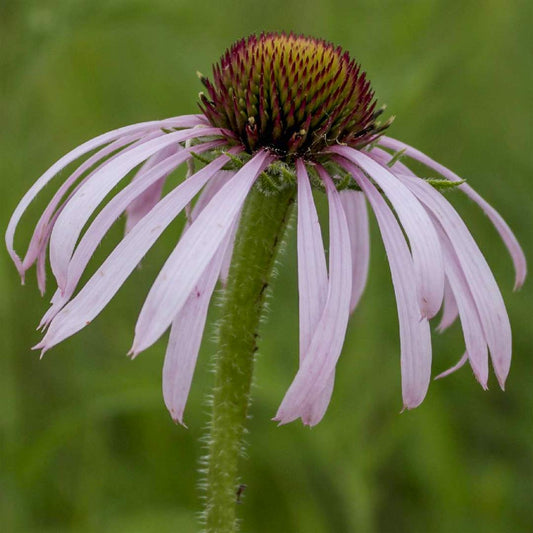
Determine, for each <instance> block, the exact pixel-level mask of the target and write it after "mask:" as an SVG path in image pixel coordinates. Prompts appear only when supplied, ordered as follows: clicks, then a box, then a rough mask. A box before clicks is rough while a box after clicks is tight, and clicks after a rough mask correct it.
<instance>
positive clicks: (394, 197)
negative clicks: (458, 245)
mask: <svg viewBox="0 0 533 533" xmlns="http://www.w3.org/2000/svg"><path fill="white" fill-rule="evenodd" d="M329 151H330V152H333V153H336V154H339V155H341V156H343V157H344V158H346V159H347V160H349V161H351V162H352V163H355V164H356V165H357V166H358V167H359V168H361V169H363V170H364V171H365V172H366V173H367V174H368V175H369V176H370V177H371V178H372V179H373V180H374V181H375V182H376V183H377V184H378V185H379V187H380V188H381V189H382V190H383V192H384V193H385V195H386V196H387V198H388V199H389V200H390V202H391V204H392V206H393V207H394V209H395V211H396V213H397V214H398V218H399V219H400V222H401V223H402V226H403V228H404V230H405V232H406V233H407V236H408V238H409V243H410V245H411V250H412V254H413V262H414V267H415V276H416V277H415V279H416V280H417V287H418V291H417V292H418V297H419V305H420V310H421V313H422V315H423V316H427V317H428V318H431V317H433V316H435V315H436V314H437V313H438V311H439V309H440V307H441V304H442V298H443V294H444V266H443V264H442V252H441V249H440V243H439V239H438V237H437V234H436V232H435V228H434V227H433V224H432V223H431V220H430V219H429V216H428V214H427V212H426V211H425V209H424V208H423V207H422V205H420V202H419V201H418V200H417V199H416V198H415V197H414V196H413V194H412V193H411V192H410V191H409V189H407V187H405V186H404V185H403V184H402V183H400V182H399V181H398V180H397V179H396V178H395V176H394V175H393V174H392V173H391V172H390V170H389V169H387V168H385V167H383V166H381V165H380V164H379V163H377V162H376V161H374V160H373V159H372V158H370V157H369V156H368V155H366V154H364V153H362V152H359V151H357V150H354V149H353V148H350V147H348V146H333V147H331V148H329ZM339 163H340V164H341V165H343V166H346V165H345V164H343V163H342V159H340V160H339Z"/></svg>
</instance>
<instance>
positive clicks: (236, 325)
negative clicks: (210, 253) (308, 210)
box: [204, 186, 295, 533]
mask: <svg viewBox="0 0 533 533" xmlns="http://www.w3.org/2000/svg"><path fill="white" fill-rule="evenodd" d="M294 196H295V194H294V189H293V188H292V187H291V188H288V189H285V190H282V191H280V192H279V193H276V194H270V195H266V194H264V193H263V192H261V191H260V190H259V189H258V187H257V186H256V187H254V189H253V190H252V192H251V193H250V195H249V196H248V199H247V201H246V204H245V206H244V209H243V213H242V217H241V222H240V225H239V229H238V232H237V237H236V240H235V247H234V251H233V257H232V263H231V267H230V271H229V276H228V281H227V286H226V289H225V291H224V293H223V296H222V305H221V308H222V309H221V316H222V318H221V320H220V323H219V328H218V343H219V350H218V354H217V357H216V361H215V386H214V390H213V395H212V406H211V409H212V410H211V422H210V432H209V435H208V441H207V447H208V456H207V458H206V463H207V464H206V466H207V468H206V492H207V494H206V507H205V515H204V519H205V525H206V532H207V533H215V532H216V533H233V532H235V531H237V530H238V522H237V519H236V503H237V500H238V492H240V491H239V481H238V466H239V458H240V456H241V453H242V450H243V434H244V428H245V423H246V417H247V413H248V407H249V404H250V388H251V384H252V375H253V365H254V358H255V352H256V350H257V336H258V333H257V330H258V327H259V322H260V319H261V315H262V313H263V309H264V305H265V294H266V289H267V287H268V284H269V282H270V279H271V277H272V271H273V267H274V263H275V259H276V255H277V252H278V250H279V247H280V244H281V242H282V240H283V235H284V232H285V229H286V227H287V223H288V219H289V216H290V211H291V209H290V208H291V206H292V204H293V202H294Z"/></svg>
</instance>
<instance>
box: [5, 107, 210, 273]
mask: <svg viewBox="0 0 533 533" xmlns="http://www.w3.org/2000/svg"><path fill="white" fill-rule="evenodd" d="M205 124H206V119H205V117H204V116H203V115H185V116H182V117H174V118H170V119H166V120H154V121H151V122H142V123H139V124H133V125H131V126H126V127H123V128H119V129H116V130H113V131H109V132H107V133H104V134H102V135H99V136H98V137H95V138H94V139H91V140H89V141H87V142H85V143H83V144H82V145H80V146H78V147H77V148H75V149H74V150H72V151H70V152H69V153H68V154H66V155H64V156H63V157H62V158H61V159H59V161H57V162H56V163H54V164H53V165H52V166H51V167H50V168H49V169H48V170H47V171H46V172H45V173H44V174H43V175H42V176H41V177H40V178H39V179H38V180H37V181H36V182H35V183H34V184H33V185H32V186H31V187H30V189H29V190H28V192H27V193H26V194H25V195H24V197H23V198H22V200H21V201H20V202H19V204H18V205H17V207H16V209H15V211H14V212H13V215H12V216H11V219H10V220H9V224H8V226H7V230H6V236H5V239H6V245H7V249H8V252H9V255H10V256H11V258H12V260H13V262H14V263H15V266H16V267H17V270H18V271H19V272H20V274H21V276H24V271H23V268H22V262H21V260H20V258H19V256H18V255H17V253H16V252H15V250H14V247H13V240H14V237H15V231H16V229H17V225H18V223H19V221H20V219H21V217H22V215H23V214H24V212H25V211H26V209H27V207H28V206H29V205H30V204H31V202H32V201H33V199H34V198H35V197H36V196H37V194H39V192H40V191H41V190H42V189H43V188H44V187H45V186H46V185H47V184H48V183H49V182H50V180H51V179H52V178H53V177H54V176H56V175H57V174H58V173H59V172H60V171H61V170H62V169H63V168H65V167H66V166H67V165H68V164H69V163H71V162H72V161H75V160H76V159H78V158H79V157H81V156H82V155H84V154H86V153H87V152H90V151H91V150H94V149H95V148H98V147H99V146H102V145H104V144H107V143H109V142H112V141H114V140H115V139H118V138H119V137H123V136H126V135H132V134H135V133H136V134H138V136H139V137H141V136H142V134H143V133H146V132H147V131H148V130H150V129H156V130H159V129H161V128H183V127H187V128H192V127H195V126H199V125H205Z"/></svg>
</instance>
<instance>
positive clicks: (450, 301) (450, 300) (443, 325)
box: [437, 279, 459, 333]
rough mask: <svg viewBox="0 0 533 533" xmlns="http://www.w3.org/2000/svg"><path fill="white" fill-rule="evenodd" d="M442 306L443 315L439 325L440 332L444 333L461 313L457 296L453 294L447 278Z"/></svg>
mask: <svg viewBox="0 0 533 533" xmlns="http://www.w3.org/2000/svg"><path fill="white" fill-rule="evenodd" d="M442 306H443V311H442V317H441V319H440V323H439V325H438V326H437V330H438V331H439V333H442V332H443V331H444V330H446V329H448V328H449V327H450V326H451V325H452V324H453V323H454V322H455V320H456V319H457V316H458V315H459V309H458V308H457V302H456V301H455V296H454V295H453V291H452V289H451V287H450V283H449V281H448V280H447V279H446V281H445V283H444V303H443V304H442Z"/></svg>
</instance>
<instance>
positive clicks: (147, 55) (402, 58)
mask: <svg viewBox="0 0 533 533" xmlns="http://www.w3.org/2000/svg"><path fill="white" fill-rule="evenodd" d="M532 6H533V2H531V1H530V0H523V1H519V0H505V1H504V0H485V1H483V2H481V1H478V0H467V1H459V0H455V1H449V0H413V1H407V0H390V1H375V2H371V1H367V2H358V1H355V0H329V1H326V0H324V1H323V2H318V1H312V0H308V1H305V2H304V1H302V2H297V1H294V0H270V1H264V2H245V1H236V0H227V1H221V2H207V1H198V2H191V1H187V2H185V1H180V0H131V1H128V0H106V1H104V0H92V1H89V0H87V1H81V0H80V1H67V0H56V1H52V0H34V1H30V0H1V1H0V91H1V92H0V176H1V178H0V183H1V202H2V206H1V219H0V227H1V228H2V231H4V229H5V227H6V225H7V221H8V217H9V215H10V213H11V212H12V210H13V209H14V207H15V205H16V203H17V201H18V200H19V199H20V197H21V196H22V194H23V193H24V192H25V191H26V190H27V189H28V187H29V186H30V185H31V184H32V183H33V181H34V180H35V179H36V178H37V177H38V176H39V175H40V173H42V172H43V171H44V170H45V169H46V168H48V166H50V165H51V164H52V163H53V162H54V161H55V160H56V159H58V158H59V157H60V156H61V155H63V154H64V153H65V152H66V151H68V150H69V149H71V148H73V147H75V146H76V145H78V144H79V143H81V142H82V141H84V140H86V139H88V138H90V137H93V136H95V135H97V134H99V133H101V132H104V131H107V130H109V129H113V128H115V127H118V126H121V125H127V124H132V123H135V122H140V121H144V120H151V119H156V118H164V117H168V116H174V115H180V114H185V113H191V112H196V109H197V107H196V98H197V93H198V91H199V90H200V89H201V87H200V84H199V82H198V80H197V78H196V75H195V72H196V70H200V71H202V72H203V73H209V71H210V65H211V64H212V63H213V62H214V61H215V60H217V59H218V57H219V56H220V55H221V53H222V52H223V51H224V49H225V48H226V47H227V46H228V45H230V44H231V43H232V42H233V41H235V40H236V39H238V38H240V37H242V36H245V35H247V34H249V33H252V32H259V31H261V30H282V29H284V30H294V31H296V32H303V33H306V34H311V35H315V36H320V37H323V38H326V39H328V40H331V41H334V42H335V43H338V44H340V45H342V46H343V47H345V48H346V49H347V50H349V51H350V52H351V54H352V55H353V56H354V57H356V58H357V59H358V60H359V61H360V62H361V63H362V65H363V67H364V68H365V69H366V70H367V72H368V75H369V77H370V79H371V80H372V82H373V86H374V89H375V91H376V94H377V95H378V97H379V100H380V102H382V103H385V102H386V103H387V104H388V111H389V112H390V113H391V114H395V115H396V116H397V119H396V122H395V124H394V126H393V128H392V129H391V132H390V133H391V135H393V136H395V137H397V138H399V139H402V140H405V141H407V142H409V143H411V144H413V145H414V146H417V147H418V148H420V149H422V150H424V151H426V152H427V153H428V154H430V155H432V156H434V157H435V158H436V159H438V160H439V161H442V162H443V163H444V164H446V165H447V166H449V167H450V168H452V169H454V170H455V171H457V172H458V173H459V174H460V175H461V176H463V177H465V178H467V179H468V181H469V182H470V184H471V185H472V186H473V187H475V188H476V189H477V190H478V191H479V192H480V193H481V194H482V195H484V196H485V197H486V198H487V200H488V201H490V202H491V203H492V204H493V205H495V206H496V207H497V209H498V210H499V211H500V212H501V213H502V215H503V216H504V217H505V218H506V220H507V221H508V222H509V224H510V226H511V227H512V228H513V229H514V231H515V232H516V235H517V237H518V239H519V240H520V241H521V243H522V244H523V245H524V249H525V251H526V255H529V256H530V259H531V251H532V250H533V232H532V213H531V210H532V205H533V203H532V190H533V163H532V157H531V150H532V141H533V136H532V123H533V113H532V107H533V106H532V104H533V98H532V87H533V61H532V51H533V39H532V27H533V11H532V9H533V7H532ZM51 189H53V187H52V188H51ZM448 194H449V197H450V199H451V200H452V202H453V203H454V204H455V205H456V206H457V207H458V209H459V210H460V212H461V213H462V214H463V215H464V218H465V220H466V221H467V223H468V224H469V226H470V227H471V228H472V231H473V233H474V235H475V237H476V239H477V240H478V242H479V243H480V245H481V247H482V249H483V251H484V253H485V254H486V257H487V259H488V260H489V263H490V265H491V267H492V268H493V270H494V272H495V275H496V277H497V280H498V282H499V284H500V286H501V288H502V292H503V295H504V298H505V300H506V303H507V306H508V310H509V314H510V318H511V322H512V325H513V332H514V360H513V365H512V369H511V374H510V377H509V380H508V384H507V389H508V390H507V392H506V393H502V392H501V391H500V390H499V389H498V387H497V386H496V381H495V379H494V378H493V376H492V377H491V381H490V391H489V392H483V391H482V390H481V387H480V386H479V385H478V384H477V383H476V382H475V380H474V378H473V376H472V373H471V371H470V370H469V369H467V368H465V369H463V370H462V371H460V372H458V373H457V374H455V375H453V376H452V377H450V378H447V379H446V380H442V381H438V382H435V383H433V384H432V385H431V387H430V390H429V394H428V397H427V399H426V400H425V402H424V403H423V404H422V406H421V407H419V408H418V409H416V410H414V411H412V412H407V413H404V414H401V415H400V409H401V392H400V368H399V341H398V325H397V317H396V308H395V302H394V297H393V291H392V286H391V281H390V274H389V270H388V266H387V263H386V259H385V254H384V251H383V247H382V244H381V240H380V237H379V234H378V232H377V231H376V227H375V223H374V220H372V258H371V265H370V277H369V283H368V286H367V289H366V292H365V294H364V297H363V299H362V301H361V304H360V307H359V309H358V310H357V311H356V313H355V314H354V316H353V317H352V319H351V322H350V325H349V330H348V334H347V338H346V342H345V345H344V350H343V354H342V357H341V359H340V362H339V365H338V371H337V382H336V387H335V393H334V395H333V400H332V402H331V406H330V408H329V411H328V413H327V415H326V417H325V419H324V420H323V422H322V423H321V424H320V425H319V426H318V427H316V428H314V429H312V430H309V429H307V428H304V427H303V426H302V425H301V424H299V423H293V424H290V425H289V426H285V427H281V428H278V427H277V426H276V424H275V423H274V422H272V421H271V420H270V419H271V417H272V416H273V415H274V413H275V412H276V408H277V406H278V404H279V402H280V401H281V399H282V397H283V394H284V391H285V390H286V388H287V387H288V385H289V383H290V381H291V379H292V377H293V375H294V373H295V371H296V365H297V324H298V308H297V287H296V258H295V238H294V235H292V236H291V237H290V239H289V241H288V247H287V252H286V254H285V255H284V257H283V258H282V261H281V265H280V268H279V277H278V279H277V281H276V283H275V285H274V294H273V297H272V299H271V302H270V308H271V311H270V313H269V316H268V321H267V323H266V324H265V325H264V327H263V328H262V338H261V343H260V356H259V360H258V363H257V372H256V379H255V381H256V386H255V388H254V391H253V396H254V402H253V407H252V410H251V415H252V417H251V420H250V422H249V429H250V433H249V435H248V437H247V441H248V444H249V447H248V454H247V455H248V457H247V459H246V461H245V462H244V464H243V468H242V473H243V483H246V484H247V489H246V492H245V494H244V497H243V503H242V505H240V506H239V513H240V515H241V516H242V517H243V520H244V526H243V531H248V532H258V533H263V532H272V531H276V532H297V533H325V532H328V533H330V532H331V533H333V532H334V533H351V532H364V533H372V532H484V533H485V532H522V531H523V532H526V531H533V504H532V497H533V478H532V475H533V423H532V413H533V354H532V346H533V327H532V318H533V309H532V306H531V298H532V294H533V282H532V280H531V279H530V280H528V282H527V284H526V286H525V288H524V289H523V290H522V291H521V292H519V293H517V294H513V293H512V290H511V287H512V285H513V272H512V266H511V262H510V260H509V258H508V256H507V254H506V251H505V249H504V247H503V245H502V243H501V241H500V239H499V237H498V235H497V233H496V232H495V230H494V229H493V228H492V226H491V225H490V223H489V222H488V221H487V220H486V218H485V217H484V216H483V214H482V213H481V211H480V210H479V209H478V208H477V207H476V206H475V205H473V204H472V203H470V202H469V201H467V200H465V199H464V198H463V197H462V196H461V195H460V194H459V193H457V192H452V193H448ZM44 196H45V197H46V196H47V194H45V195H44ZM45 199H46V198H45ZM45 199H44V200H45ZM44 200H42V201H40V202H37V204H36V206H35V208H34V209H31V210H30V212H29V213H28V216H27V217H26V218H25V219H24V221H23V227H22V229H21V230H20V232H19V233H18V235H17V248H18V249H19V250H22V249H23V246H24V244H25V243H26V242H27V238H28V237H29V234H30V229H31V224H32V222H33V223H34V222H35V221H36V219H37V216H38V213H39V208H42V207H43V206H44V205H45V204H44ZM319 203H320V206H321V210H322V214H325V210H324V207H325V206H324V202H323V199H319ZM122 227H123V220H121V221H120V222H119V224H117V225H116V227H115V228H114V229H113V231H111V233H110V235H109V236H108V237H107V238H106V239H105V241H104V243H103V245H102V246H101V247H100V249H99V252H98V254H97V258H96V259H95V261H93V263H92V268H94V266H95V265H97V264H99V262H100V261H101V260H102V259H103V258H104V257H105V254H106V253H108V252H109V251H110V250H111V249H112V247H113V244H114V243H115V242H116V241H117V239H119V238H120V233H121V231H122ZM178 235H179V225H178V226H176V227H174V229H173V230H171V231H168V232H167V233H165V235H164V237H163V238H162V239H161V240H160V241H159V242H158V244H157V246H156V247H155V248H154V249H153V250H152V252H151V253H150V254H149V255H148V256H147V257H146V259H145V261H144V263H143V267H142V268H141V269H139V270H137V271H135V272H134V274H133V275H132V276H131V278H130V280H129V281H128V282H127V284H126V285H125V286H124V288H123V289H122V290H121V291H120V292H119V294H118V296H117V297H116V298H115V299H114V300H113V302H112V303H111V305H109V307H108V308H106V310H105V311H104V312H103V313H102V314H101V315H100V316H99V317H98V319H96V320H95V321H94V323H92V324H91V325H90V327H88V328H86V329H85V330H83V331H82V332H81V333H79V334H77V335H76V336H74V337H73V338H71V339H69V340H67V341H65V342H64V343H62V344H61V345H60V346H58V347H57V348H55V349H53V350H52V351H51V352H50V353H48V354H47V355H46V357H45V358H44V360H43V361H39V360H38V354H37V353H35V352H32V351H31V350H30V347H31V346H32V345H33V344H35V343H36V342H37V341H38V339H39V334H38V333H37V332H35V326H36V324H37V323H38V321H39V318H40V316H41V315H42V313H43V312H44V311H45V310H46V307H47V305H46V302H47V300H46V299H44V300H43V299H41V298H40V297H39V295H38V291H37V288H36V284H35V281H34V273H33V271H32V272H30V273H29V275H28V282H27V286H26V287H21V286H20V283H19V280H18V278H17V275H16V271H15V269H14V267H13V266H12V264H11V263H10V260H9V258H8V256H7V253H5V252H2V253H0V313H1V317H0V327H1V330H0V338H1V340H2V343H1V345H2V350H1V353H0V432H1V442H0V445H1V448H0V514H1V522H2V530H3V531H6V532H12V531H13V532H47V531H49V532H59V531H75V532H85V531H99V532H100V531H103V532H113V533H114V532H134V533H135V532H152V531H153V532H158V533H160V532H162V533H164V532H180V533H181V532H183V533H188V532H195V531H198V527H197V523H196V514H197V512H198V511H199V509H200V505H199V499H198V491H197V489H196V484H197V482H198V479H199V477H198V474H197V469H198V461H199V457H200V456H201V454H202V447H201V444H200V442H199V439H200V437H201V435H202V432H203V428H204V426H205V424H206V421H207V415H206V406H205V397H206V395H207V394H208V391H209V388H210V384H211V381H212V374H211V373H210V372H209V368H210V357H211V355H212V353H213V351H214V345H213V343H212V341H211V338H212V334H213V323H214V320H215V319H216V311H217V309H216V307H215V306H213V313H212V316H211V318H210V323H209V325H208V327H207V330H206V335H205V338H204V343H203V346H202V350H201V353H200V358H199V364H198V369H197V373H196V376H195V379H194V383H193V387H192V392H191V395H190V398H189V403H188V407H187V411H186V416H185V420H186V422H187V424H188V426H189V429H188V430H186V429H184V428H182V427H178V426H175V425H174V424H173V423H172V421H171V420H170V417H169V416H168V414H167V412H166V410H165V408H164V405H163V401H162V397H161V392H160V388H161V383H160V382H161V377H160V374H161V367H162V361H163V355H164V350H165V341H164V340H162V341H160V342H158V343H157V344H156V345H155V346H153V347H152V348H150V349H149V350H147V351H146V352H145V353H143V354H142V355H141V356H139V357H138V359H136V360H135V361H134V362H131V361H130V360H128V359H127V358H126V356H125V353H126V352H127V350H128V349H129V347H130V343H131V340H132V334H133V327H134V324H135V319H136V316H137V313H138V311H139V310H140V307H141V305H142V301H143V298H144V297H145V295H146V293H147V291H148V289H149V287H150V284H151V283H152V281H153V280H154V278H155V276H156V274H157V272H158V269H159V268H160V266H161V265H162V264H163V261H164V259H165V257H166V256H167V255H168V253H169V251H170V250H171V248H172V246H173V243H174V242H175V240H176V238H177V236H178ZM51 293H52V291H51V290H50V288H49V289H48V292H47V295H46V296H47V297H48V298H49V297H50V295H51ZM433 346H434V365H433V368H434V372H435V373H437V372H439V371H442V370H444V369H446V368H447V367H448V366H449V365H451V364H453V363H454V362H455V361H456V360H457V358H458V357H459V356H460V355H461V354H462V351H463V343H462V340H461V330H460V327H459V325H458V324H456V325H455V326H454V327H453V328H452V329H451V330H450V331H449V332H447V333H446V334H445V335H438V334H435V335H434V343H433Z"/></svg>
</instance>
